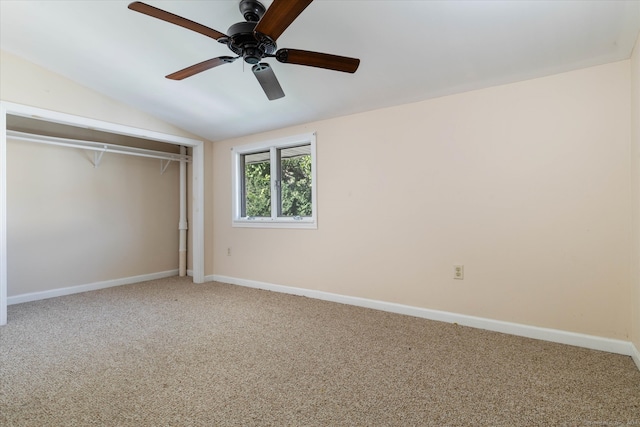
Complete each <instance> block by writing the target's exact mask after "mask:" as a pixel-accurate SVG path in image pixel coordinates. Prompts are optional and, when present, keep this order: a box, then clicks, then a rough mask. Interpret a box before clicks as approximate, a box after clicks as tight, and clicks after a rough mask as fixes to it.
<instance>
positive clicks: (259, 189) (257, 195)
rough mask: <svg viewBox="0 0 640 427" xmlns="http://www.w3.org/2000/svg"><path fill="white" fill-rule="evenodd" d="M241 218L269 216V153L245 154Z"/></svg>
mask: <svg viewBox="0 0 640 427" xmlns="http://www.w3.org/2000/svg"><path fill="white" fill-rule="evenodd" d="M242 163H243V166H244V176H243V179H244V194H243V197H242V199H243V200H242V216H243V217H248V216H266V217H270V216H271V162H270V161H269V152H268V151H265V152H262V153H254V154H245V155H243V156H242Z"/></svg>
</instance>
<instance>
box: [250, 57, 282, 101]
mask: <svg viewBox="0 0 640 427" xmlns="http://www.w3.org/2000/svg"><path fill="white" fill-rule="evenodd" d="M251 71H253V74H254V75H255V76H256V78H257V79H258V82H259V83H260V86H262V90H264V93H265V94H266V95H267V98H269V101H273V100H274V99H278V98H282V97H283V96H284V92H283V91H282V87H280V83H279V82H278V79H277V78H276V75H275V74H274V73H273V69H272V68H271V66H270V65H269V64H267V63H264V62H261V63H259V64H256V65H254V66H253V67H252V68H251Z"/></svg>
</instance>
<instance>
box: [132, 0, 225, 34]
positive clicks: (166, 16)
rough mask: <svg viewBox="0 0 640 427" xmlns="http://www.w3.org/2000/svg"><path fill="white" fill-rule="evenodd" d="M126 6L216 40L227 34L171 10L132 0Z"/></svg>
mask: <svg viewBox="0 0 640 427" xmlns="http://www.w3.org/2000/svg"><path fill="white" fill-rule="evenodd" d="M128 7H129V9H131V10H135V11H136V12H140V13H144V14H145V15H149V16H151V17H153V18H158V19H162V20H163V21H167V22H170V23H172V24H175V25H179V26H181V27H184V28H187V29H189V30H191V31H195V32H196V33H200V34H203V35H205V36H207V37H211V38H212V39H215V40H218V39H220V38H223V37H224V38H227V36H226V35H225V34H223V33H221V32H220V31H216V30H214V29H213V28H209V27H205V26H204V25H202V24H198V23H197V22H193V21H191V20H189V19H187V18H183V17H182V16H178V15H174V14H173V13H171V12H167V11H165V10H162V9H158V8H157V7H153V6H150V5H148V4H146V3H142V2H139V1H134V2H133V3H131V4H129V6H128Z"/></svg>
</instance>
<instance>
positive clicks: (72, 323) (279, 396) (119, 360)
mask: <svg viewBox="0 0 640 427" xmlns="http://www.w3.org/2000/svg"><path fill="white" fill-rule="evenodd" d="M0 425H2V426H252V425H258V426H263V425H270V426H356V425H358V426H557V425H560V426H602V425H607V426H618V425H635V426H640V371H638V369H637V368H636V366H635V365H634V363H633V361H632V359H631V358H630V357H626V356H620V355H615V354H610V353H604V352H599V351H593V350H586V349H582V348H577V347H570V346H565V345H561V344H554V343H548V342H543V341H537V340H533V339H527V338H520V337H515V336H509V335H505V334H500V333H495V332H488V331H483V330H477V329H472V328H467V327H461V326H457V325H453V324H446V323H440V322H434V321H429V320H424V319H418V318H413V317H409V316H402V315H397V314H391V313H385V312H380V311H375V310H370V309H365V308H359V307H351V306H347V305H341V304H336V303H331V302H325V301H318V300H312V299H308V298H304V297H296V296H291V295H285V294H278V293H273V292H267V291H260V290H255V289H248V288H242V287H237V286H232V285H226V284H220V283H208V284H203V285H194V284H192V283H190V279H188V278H183V279H181V278H177V277H176V278H169V279H163V280H157V281H152V282H145V283H140V284H136V285H129V286H121V287H117V288H110V289H105V290H101V291H95V292H88V293H84V294H76V295H71V296H66V297H60V298H54V299H49V300H43V301H36V302H31V303H24V304H18V305H13V306H9V324H8V325H7V326H5V327H1V328H0Z"/></svg>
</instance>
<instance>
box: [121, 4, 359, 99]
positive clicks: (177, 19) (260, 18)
mask: <svg viewBox="0 0 640 427" xmlns="http://www.w3.org/2000/svg"><path fill="white" fill-rule="evenodd" d="M312 1H313V0H274V1H273V3H272V4H271V6H270V7H269V9H268V10H267V9H266V8H265V7H264V6H263V5H262V3H260V2H259V1H257V0H241V1H240V13H242V15H243V16H244V19H245V20H246V21H245V22H238V23H236V24H233V25H232V26H231V27H229V29H228V30H227V34H228V35H227V34H224V33H221V32H219V31H217V30H214V29H213V28H209V27H206V26H204V25H202V24H198V23H197V22H194V21H191V20H189V19H186V18H183V17H181V16H178V15H174V14H173V13H171V12H167V11H164V10H162V9H158V8H157V7H154V6H150V5H148V4H146V3H142V2H139V1H135V2H133V3H131V4H129V9H131V10H134V11H136V12H140V13H144V14H145V15H149V16H151V17H153V18H157V19H161V20H163V21H166V22H170V23H172V24H175V25H179V26H181V27H184V28H187V29H189V30H192V31H195V32H197V33H200V34H203V35H205V36H207V37H211V38H212V39H214V40H217V41H218V42H219V43H223V44H226V45H227V47H228V48H229V49H230V50H231V51H232V52H233V53H234V54H235V55H237V56H219V57H217V58H213V59H208V60H206V61H203V62H200V63H199V64H195V65H192V66H190V67H187V68H185V69H182V70H180V71H176V72H175V73H172V74H169V75H168V76H166V77H167V78H168V79H172V80H182V79H184V78H187V77H191V76H193V75H194V74H198V73H200V72H202V71H206V70H208V69H210V68H214V67H217V66H219V65H224V64H230V63H232V62H234V61H235V60H236V59H238V58H242V59H243V60H244V61H245V62H246V63H248V64H251V65H253V67H252V71H253V74H254V75H255V76H256V78H257V79H258V82H259V83H260V86H262V89H263V90H264V93H265V94H266V95H267V98H269V100H274V99H278V98H282V97H283V96H284V92H283V91H282V87H281V86H280V83H279V82H278V79H277V78H276V75H275V74H274V72H273V69H272V68H271V66H270V65H269V64H268V63H266V62H261V61H262V60H263V59H264V58H275V59H276V60H277V61H279V62H282V63H285V64H298V65H308V66H310V67H318V68H326V69H328V70H335V71H343V72H346V73H355V72H356V70H357V69H358V66H359V65H360V60H359V59H356V58H348V57H345V56H338V55H330V54H326V53H319V52H310V51H307V50H298V49H278V47H277V45H276V40H277V39H278V37H280V35H281V34H282V33H283V32H284V30H286V29H287V27H288V26H289V25H291V23H292V22H293V21H294V20H295V19H296V18H297V17H298V15H300V13H302V11H303V10H304V9H305V8H306V7H307V6H309V4H311V2H312Z"/></svg>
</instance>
